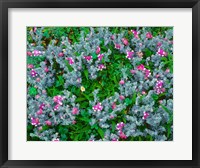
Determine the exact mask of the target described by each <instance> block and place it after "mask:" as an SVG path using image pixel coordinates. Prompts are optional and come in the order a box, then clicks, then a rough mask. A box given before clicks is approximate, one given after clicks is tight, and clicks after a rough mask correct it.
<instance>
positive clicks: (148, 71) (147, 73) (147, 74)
mask: <svg viewBox="0 0 200 168" xmlns="http://www.w3.org/2000/svg"><path fill="white" fill-rule="evenodd" d="M150 75H151V71H150V70H148V69H145V78H146V79H147V78H148V77H149V76H150Z"/></svg>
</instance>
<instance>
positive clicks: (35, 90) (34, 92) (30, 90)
mask: <svg viewBox="0 0 200 168" xmlns="http://www.w3.org/2000/svg"><path fill="white" fill-rule="evenodd" d="M37 93H38V92H37V89H36V88H34V87H30V88H29V95H30V96H35V95H36V94H37Z"/></svg>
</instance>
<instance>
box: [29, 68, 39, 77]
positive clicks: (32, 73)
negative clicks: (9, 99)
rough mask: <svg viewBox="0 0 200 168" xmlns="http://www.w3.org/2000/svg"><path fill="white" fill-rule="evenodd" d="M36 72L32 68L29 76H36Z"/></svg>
mask: <svg viewBox="0 0 200 168" xmlns="http://www.w3.org/2000/svg"><path fill="white" fill-rule="evenodd" d="M37 75H38V74H37V73H36V71H35V70H34V69H32V70H31V76H32V77H36V76H37Z"/></svg>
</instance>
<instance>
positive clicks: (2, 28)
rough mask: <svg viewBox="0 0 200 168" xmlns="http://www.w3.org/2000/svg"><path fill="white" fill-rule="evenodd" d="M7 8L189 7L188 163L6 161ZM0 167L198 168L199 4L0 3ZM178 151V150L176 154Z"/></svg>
mask: <svg viewBox="0 0 200 168" xmlns="http://www.w3.org/2000/svg"><path fill="white" fill-rule="evenodd" d="M9 8H52V10H53V8H192V128H193V129H192V160H117V161H115V160H84V161H83V160H82V161H80V160H74V161H73V160H66V161H64V160H63V161H58V160H48V161H45V160H30V161H28V160H8V101H9V96H8V71H9V69H8V45H9V43H8V9H9ZM0 16H1V19H0V33H1V34H0V166H1V167H2V168H11V167H12V168H22V167H28V168H35V167H37V168H40V167H42V168H45V167H52V168H54V167H70V168H71V167H74V168H82V167H99V168H101V167H102V168H107V167H117V168H122V167H133V168H135V167H139V168H145V167H165V168H167V167H170V168H173V167H187V168H197V167H200V114H199V112H200V111H199V107H200V103H199V100H200V99H199V96H200V77H199V75H200V2H199V0H95V1H93V0H0ZM180 152H181V151H180Z"/></svg>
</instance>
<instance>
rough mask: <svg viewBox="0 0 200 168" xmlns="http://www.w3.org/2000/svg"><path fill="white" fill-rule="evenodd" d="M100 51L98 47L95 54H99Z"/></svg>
mask: <svg viewBox="0 0 200 168" xmlns="http://www.w3.org/2000/svg"><path fill="white" fill-rule="evenodd" d="M100 51H101V48H100V47H99V46H98V47H97V49H96V54H99V53H100Z"/></svg>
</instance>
